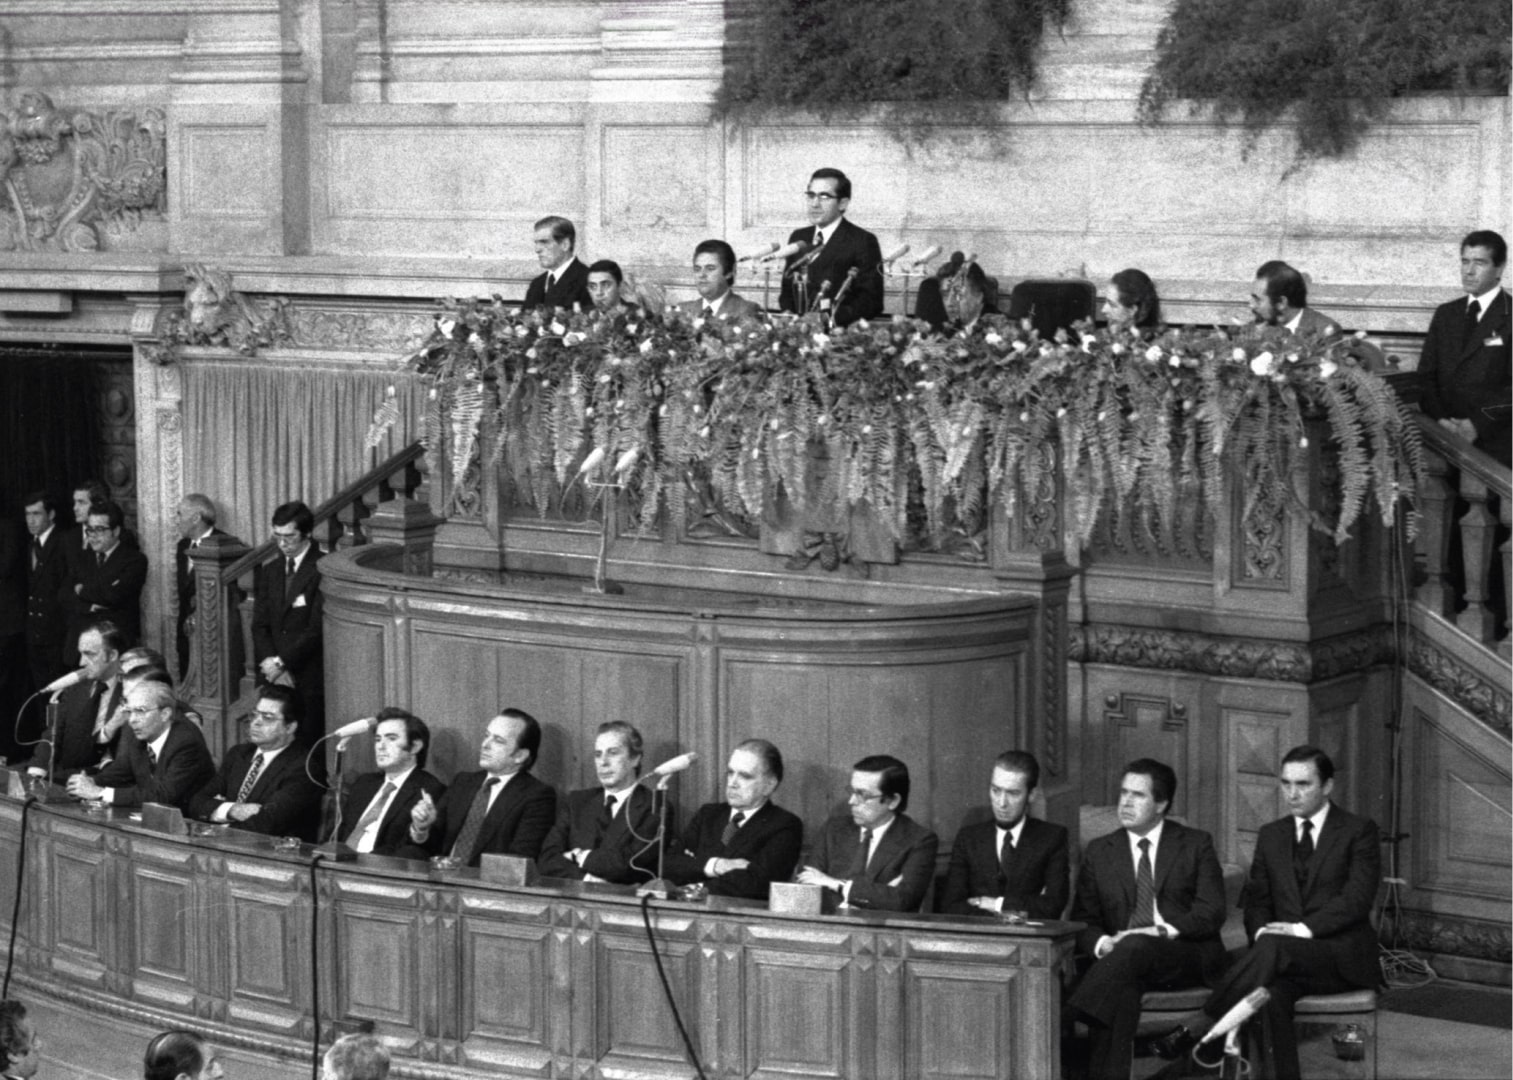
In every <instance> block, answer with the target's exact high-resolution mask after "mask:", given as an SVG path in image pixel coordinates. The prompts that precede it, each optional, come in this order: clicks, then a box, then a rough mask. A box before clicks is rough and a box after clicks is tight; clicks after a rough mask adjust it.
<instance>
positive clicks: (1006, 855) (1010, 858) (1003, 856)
mask: <svg viewBox="0 0 1513 1080" xmlns="http://www.w3.org/2000/svg"><path fill="white" fill-rule="evenodd" d="M1013 865H1014V834H1013V833H1012V832H1010V831H1009V830H1008V829H1004V830H1003V849H1002V850H1001V851H1000V852H999V853H998V868H999V870H1000V871H1002V873H1003V885H1004V888H1005V889H1007V888H1008V887H1009V874H1010V867H1012V866H1013Z"/></svg>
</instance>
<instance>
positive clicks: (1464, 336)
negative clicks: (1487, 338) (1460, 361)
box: [1460, 300, 1481, 345]
mask: <svg viewBox="0 0 1513 1080" xmlns="http://www.w3.org/2000/svg"><path fill="white" fill-rule="evenodd" d="M1480 321H1481V304H1480V303H1478V302H1477V301H1476V300H1472V301H1471V303H1470V304H1468V305H1467V306H1466V323H1465V325H1464V326H1462V327H1461V334H1460V336H1461V343H1462V344H1463V345H1470V344H1471V343H1472V342H1473V341H1475V340H1476V324H1477V323H1478V322H1480Z"/></svg>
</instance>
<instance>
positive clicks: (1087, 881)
mask: <svg viewBox="0 0 1513 1080" xmlns="http://www.w3.org/2000/svg"><path fill="white" fill-rule="evenodd" d="M1176 790H1177V776H1176V774H1175V773H1174V772H1173V771H1172V769H1171V766H1169V765H1166V764H1164V763H1163V762H1160V761H1154V760H1152V759H1150V758H1141V759H1139V760H1138V761H1132V762H1130V763H1129V764H1128V765H1126V766H1125V769H1124V777H1123V779H1122V780H1120V782H1119V823H1120V825H1121V828H1119V829H1116V830H1115V831H1114V832H1112V833H1109V834H1108V835H1107V836H1100V837H1098V838H1097V839H1095V840H1092V841H1090V842H1089V843H1088V844H1087V846H1086V848H1085V849H1084V851H1083V855H1082V868H1081V869H1080V870H1079V871H1078V875H1077V892H1076V896H1075V897H1074V899H1073V900H1072V915H1071V917H1072V919H1073V920H1074V921H1076V922H1081V923H1085V924H1086V928H1085V929H1084V930H1083V931H1082V932H1081V933H1080V934H1079V935H1078V938H1077V949H1078V953H1079V954H1080V955H1081V956H1083V957H1085V958H1087V959H1088V960H1090V961H1091V966H1089V967H1088V968H1087V970H1086V972H1085V973H1084V974H1083V976H1082V978H1081V980H1080V981H1079V982H1078V984H1077V987H1076V989H1075V990H1074V991H1073V992H1072V995H1071V997H1070V998H1069V999H1068V1001H1067V1006H1068V1009H1069V1010H1070V1011H1071V1013H1072V1014H1073V1016H1074V1017H1075V1018H1076V1019H1079V1020H1082V1021H1084V1022H1086V1023H1087V1024H1088V1026H1089V1028H1091V1031H1092V1051H1091V1057H1090V1061H1089V1069H1088V1075H1089V1077H1092V1078H1094V1080H1128V1078H1129V1072H1130V1061H1131V1057H1132V1054H1133V1049H1134V1038H1135V1029H1136V1026H1137V1025H1138V1024H1139V1021H1140V995H1141V994H1143V993H1144V992H1145V991H1147V990H1176V989H1181V988H1183V987H1188V986H1199V985H1202V984H1203V983H1205V982H1209V983H1210V984H1211V980H1212V979H1213V978H1214V976H1216V975H1217V973H1218V971H1219V969H1220V968H1221V967H1222V966H1223V964H1224V945H1223V943H1222V942H1221V941H1220V940H1219V930H1220V928H1221V927H1222V926H1223V925H1224V872H1223V870H1221V869H1220V867H1219V859H1218V856H1217V855H1215V854H1214V844H1213V839H1212V838H1211V837H1210V836H1209V835H1208V833H1206V832H1201V831H1199V830H1198V829H1190V828H1188V827H1187V826H1185V825H1181V824H1179V823H1177V822H1175V821H1168V820H1167V818H1166V815H1167V813H1168V811H1169V810H1170V809H1171V805H1172V796H1173V795H1174V794H1175V793H1176Z"/></svg>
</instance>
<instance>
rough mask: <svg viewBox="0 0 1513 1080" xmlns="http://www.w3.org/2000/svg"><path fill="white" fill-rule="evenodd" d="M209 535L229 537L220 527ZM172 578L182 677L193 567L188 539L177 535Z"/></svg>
mask: <svg viewBox="0 0 1513 1080" xmlns="http://www.w3.org/2000/svg"><path fill="white" fill-rule="evenodd" d="M209 535H210V536H220V537H225V538H227V539H230V537H231V534H230V533H228V532H225V531H224V530H222V529H217V528H212V529H211V530H210V533H209ZM173 568H174V580H175V584H176V585H177V586H178V592H179V617H178V648H179V676H180V678H182V677H183V675H184V672H185V670H186V668H187V665H188V662H189V634H188V631H187V628H186V627H185V625H184V624H185V623H187V622H188V621H189V616H191V615H193V614H194V606H195V583H194V568H193V567H192V566H190V564H189V539H188V538H187V537H183V536H181V537H179V542H178V543H177V544H175V545H174V548H173Z"/></svg>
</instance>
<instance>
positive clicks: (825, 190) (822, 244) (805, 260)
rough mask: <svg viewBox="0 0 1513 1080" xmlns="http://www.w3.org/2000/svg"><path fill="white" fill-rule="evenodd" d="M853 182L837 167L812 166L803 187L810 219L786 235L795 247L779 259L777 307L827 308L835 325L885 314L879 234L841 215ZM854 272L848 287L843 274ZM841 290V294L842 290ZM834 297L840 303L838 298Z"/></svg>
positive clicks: (819, 309) (846, 275)
mask: <svg viewBox="0 0 1513 1080" xmlns="http://www.w3.org/2000/svg"><path fill="white" fill-rule="evenodd" d="M850 205H851V181H850V180H849V179H848V178H847V176H846V174H845V173H843V172H841V171H840V170H839V169H816V170H815V171H814V175H813V176H811V177H810V178H809V187H808V188H807V189H806V190H805V191H804V206H805V210H806V212H807V213H808V215H809V224H808V225H807V226H805V227H803V228H800V229H794V230H793V232H792V233H791V234H789V237H788V245H789V247H790V248H792V247H793V245H795V244H804V245H807V246H806V247H805V248H802V249H798V250H795V251H794V252H793V253H792V254H790V255H789V256H788V258H787V261H786V262H784V264H783V288H782V291H781V292H779V293H778V306H779V307H780V308H781V309H782V310H783V311H793V312H797V313H798V314H800V315H802V314H803V313H804V312H806V311H829V312H831V314H832V318H833V321H834V323H835V325H836V326H846V325H848V324H850V323H854V322H856V320H858V319H872V318H876V317H877V316H879V315H881V314H882V313H883V276H882V272H881V267H880V264H881V263H882V261H883V253H882V248H880V247H879V246H878V243H877V237H876V236H874V235H873V234H872V233H870V232H868V231H867V230H866V229H862V228H859V227H857V226H855V225H853V224H851V222H849V221H847V220H846V218H845V213H846V208H847V207H848V206H850ZM853 270H854V271H855V272H856V273H855V278H854V279H853V280H852V281H851V283H850V285H849V286H847V283H846V279H847V277H848V276H850V275H851V272H852V271H853ZM843 293H844V295H842V294H843ZM836 297H840V298H841V299H840V302H839V303H836Z"/></svg>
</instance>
